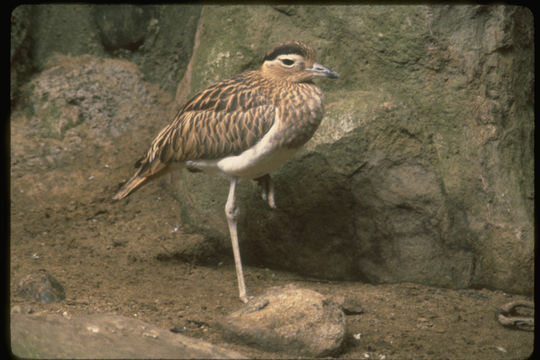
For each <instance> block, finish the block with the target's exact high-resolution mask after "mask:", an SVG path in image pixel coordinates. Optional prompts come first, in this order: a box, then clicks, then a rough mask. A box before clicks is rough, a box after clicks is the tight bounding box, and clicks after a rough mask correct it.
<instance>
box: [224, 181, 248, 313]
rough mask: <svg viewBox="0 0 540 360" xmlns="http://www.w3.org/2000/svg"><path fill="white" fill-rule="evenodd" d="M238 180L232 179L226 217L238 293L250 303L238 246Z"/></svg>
mask: <svg viewBox="0 0 540 360" xmlns="http://www.w3.org/2000/svg"><path fill="white" fill-rule="evenodd" d="M237 183H238V178H236V177H233V178H231V185H230V187H229V196H228V197H227V204H225V215H227V223H228V224H229V232H230V234H231V242H232V248H233V254H234V265H235V266H236V277H237V279H238V292H239V294H240V300H242V301H243V302H244V303H247V302H248V298H247V294H246V284H245V282H244V272H243V270H242V260H241V259H240V246H239V245H238V232H237V227H236V225H237V222H238V214H239V210H238V207H237V206H236V184H237Z"/></svg>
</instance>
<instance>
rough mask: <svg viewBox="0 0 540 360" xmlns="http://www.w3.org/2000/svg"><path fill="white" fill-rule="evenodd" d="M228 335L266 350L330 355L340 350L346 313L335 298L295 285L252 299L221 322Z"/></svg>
mask: <svg viewBox="0 0 540 360" xmlns="http://www.w3.org/2000/svg"><path fill="white" fill-rule="evenodd" d="M218 325H219V327H220V328H221V330H222V332H223V333H224V335H225V337H226V338H227V339H228V340H230V341H234V342H240V343H243V344H246V345H249V346H253V347H257V348H260V349H262V350H265V351H271V352H283V353H286V354H290V355H301V356H315V357H318V356H328V355H332V354H335V353H336V352H337V351H339V349H340V347H341V344H342V342H343V339H344V338H345V333H346V320H345V314H344V313H343V311H342V310H341V306H340V305H339V304H337V303H336V302H335V301H333V300H332V299H329V298H327V297H325V296H324V295H321V294H319V293H318V292H315V291H313V290H308V289H301V288H296V287H295V286H292V285H287V286H285V287H274V288H271V289H269V290H268V291H267V292H266V293H265V294H263V295H261V296H258V297H254V298H252V299H251V300H250V301H249V302H248V303H247V304H246V305H244V306H243V307H242V308H241V309H240V310H238V311H236V312H233V313H232V314H230V315H228V316H226V317H225V318H224V319H222V320H220V321H219V322H218Z"/></svg>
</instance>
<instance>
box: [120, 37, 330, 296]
mask: <svg viewBox="0 0 540 360" xmlns="http://www.w3.org/2000/svg"><path fill="white" fill-rule="evenodd" d="M315 77H327V78H337V77H338V74H337V73H335V72H333V71H332V70H330V69H328V68H326V67H324V66H323V65H321V64H318V63H317V62H315V52H314V50H313V49H312V48H311V47H310V46H308V45H306V44H304V43H302V42H297V41H294V42H285V43H281V44H279V45H277V46H276V47H274V48H273V49H272V50H271V51H270V52H268V53H267V54H266V56H265V57H264V60H263V63H262V66H261V67H260V69H259V70H253V71H247V72H244V73H241V74H238V75H236V76H233V77H231V78H230V79H227V80H222V81H219V82H217V83H215V84H214V85H211V86H210V87H208V88H207V89H205V90H203V91H201V92H200V93H199V94H197V95H195V96H194V97H193V98H192V99H191V100H189V101H188V102H187V103H186V104H185V105H184V106H183V107H182V108H181V109H180V111H179V112H178V114H177V115H176V117H175V118H174V120H173V122H172V123H171V124H169V125H167V126H166V127H165V128H164V129H163V130H161V132H160V133H159V134H158V136H157V137H156V138H155V139H154V141H153V142H152V145H151V146H150V150H148V152H147V154H146V156H145V157H144V158H143V159H142V160H140V161H139V162H138V169H137V171H136V172H135V175H133V177H132V178H131V179H129V180H128V181H127V182H126V183H125V184H124V185H123V186H122V188H121V189H120V190H119V191H118V193H117V194H116V195H115V196H114V198H113V199H116V200H119V199H122V198H124V197H126V196H128V195H129V194H130V193H132V192H133V191H135V189H137V188H138V187H140V186H141V185H143V184H145V183H146V182H148V181H149V180H152V179H155V178H157V177H159V176H161V175H163V174H165V173H166V172H168V171H169V170H171V169H173V168H178V167H180V168H183V167H185V168H187V169H188V170H191V171H204V172H207V173H214V174H216V173H217V174H219V173H221V174H224V175H226V176H227V177H228V178H229V179H230V187H229V195H228V198H227V202H226V204H225V214H226V216H227V223H228V226H229V232H230V236H231V242H232V248H233V254H234V260H235V265H236V275H237V278H238V290H239V294H240V300H242V301H243V302H247V301H248V297H247V293H246V286H245V283H244V275H243V270H242V262H241V259H240V249H239V246H238V232H237V219H238V214H239V209H238V207H237V205H236V195H235V193H236V184H237V183H238V180H239V179H240V178H247V179H253V180H256V181H257V182H258V183H259V185H261V187H262V196H263V199H265V200H266V201H267V202H268V205H269V206H270V207H271V208H275V207H276V203H275V198H274V186H273V184H272V180H271V178H270V175H269V173H270V172H271V171H273V170H275V169H276V168H277V167H278V166H280V165H281V164H282V163H284V162H285V161H286V160H287V159H289V158H290V157H291V156H292V155H293V154H294V153H295V152H296V151H297V150H298V149H299V148H300V147H301V146H302V145H303V144H305V143H306V142H307V141H308V140H309V139H310V138H311V137H312V136H313V134H314V132H315V130H317V128H318V127H319V124H320V122H321V120H322V117H323V111H324V107H323V94H322V91H321V90H320V89H319V88H318V87H317V86H316V85H315V84H314V83H313V79H314V78H315ZM174 165H176V166H174Z"/></svg>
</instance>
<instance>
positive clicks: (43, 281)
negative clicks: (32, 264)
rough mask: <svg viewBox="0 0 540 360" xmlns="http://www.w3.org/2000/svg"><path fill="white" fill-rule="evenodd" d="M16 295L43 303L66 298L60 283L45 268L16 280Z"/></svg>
mask: <svg viewBox="0 0 540 360" xmlns="http://www.w3.org/2000/svg"><path fill="white" fill-rule="evenodd" d="M17 295H19V296H22V297H24V298H27V299H30V300H34V301H39V302H42V303H45V304H51V303H54V302H59V301H62V300H64V299H65V298H66V294H65V290H64V287H63V286H62V284H60V282H59V281H58V280H56V279H55V278H54V277H53V276H52V275H50V274H49V273H48V272H47V271H46V270H40V271H38V272H36V273H32V274H28V275H26V276H24V277H22V278H21V279H19V280H18V281H17Z"/></svg>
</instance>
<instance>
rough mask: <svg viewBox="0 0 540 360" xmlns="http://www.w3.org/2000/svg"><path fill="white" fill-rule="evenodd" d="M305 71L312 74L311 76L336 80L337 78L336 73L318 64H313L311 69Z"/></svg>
mask: <svg viewBox="0 0 540 360" xmlns="http://www.w3.org/2000/svg"><path fill="white" fill-rule="evenodd" d="M305 70H306V71H308V72H310V73H311V74H313V76H324V77H327V78H330V79H337V78H338V77H339V74H338V73H337V72H335V71H332V70H330V69H329V68H327V67H324V66H322V65H321V64H318V63H313V65H312V66H311V67H309V68H306V69H305Z"/></svg>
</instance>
